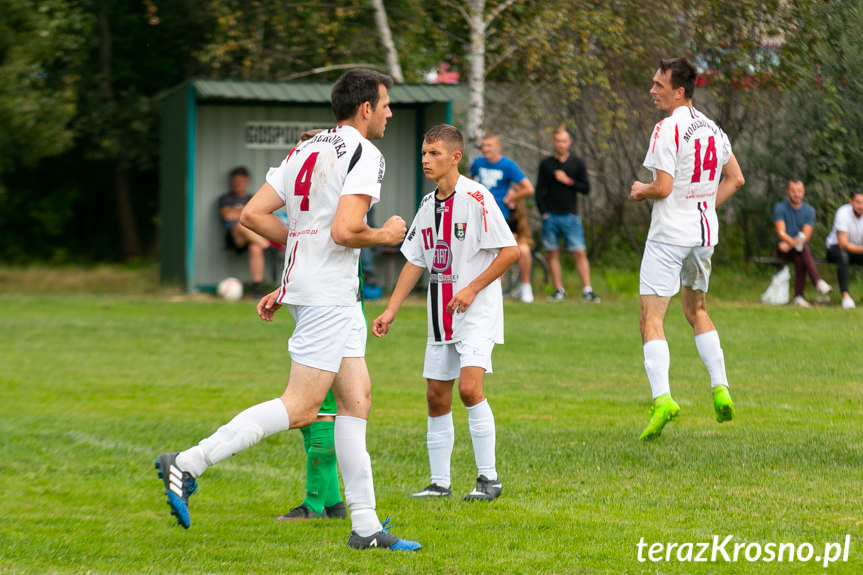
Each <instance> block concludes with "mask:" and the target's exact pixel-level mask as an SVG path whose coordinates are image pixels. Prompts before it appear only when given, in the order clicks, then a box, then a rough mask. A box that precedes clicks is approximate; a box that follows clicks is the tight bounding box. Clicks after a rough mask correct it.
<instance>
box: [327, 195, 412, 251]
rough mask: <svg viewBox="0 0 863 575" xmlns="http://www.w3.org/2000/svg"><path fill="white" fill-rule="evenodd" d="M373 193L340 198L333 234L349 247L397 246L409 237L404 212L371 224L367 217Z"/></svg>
mask: <svg viewBox="0 0 863 575" xmlns="http://www.w3.org/2000/svg"><path fill="white" fill-rule="evenodd" d="M371 201H372V199H371V197H369V196H366V195H359V194H352V195H347V196H342V197H341V198H339V205H338V206H337V207H336V215H335V217H334V218H333V225H332V228H331V229H330V235H332V237H333V241H334V242H336V243H337V244H338V245H340V246H344V247H346V248H371V247H374V246H381V245H385V246H395V245H398V244H399V243H400V242H401V241H402V240H403V239H404V237H405V233H406V232H407V225H406V224H405V221H404V219H403V218H402V217H401V216H391V217H390V218H389V219H388V220H387V221H386V222H384V225H383V226H381V227H380V228H373V227H371V226H369V225H368V224H367V223H366V222H365V220H364V218H365V215H366V213H367V212H368V211H369V207H370V206H371Z"/></svg>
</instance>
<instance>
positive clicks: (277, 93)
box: [191, 79, 468, 105]
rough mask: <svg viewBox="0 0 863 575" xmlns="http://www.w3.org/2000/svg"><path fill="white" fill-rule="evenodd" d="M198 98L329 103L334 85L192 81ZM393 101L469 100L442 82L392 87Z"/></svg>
mask: <svg viewBox="0 0 863 575" xmlns="http://www.w3.org/2000/svg"><path fill="white" fill-rule="evenodd" d="M191 84H192V86H193V87H194V88H195V92H196V93H197V95H198V98H200V99H201V100H204V101H208V100H226V101H227V100H233V101H259V102H302V103H321V104H329V103H330V91H331V90H332V84H312V83H300V82H247V81H235V80H201V79H199V80H191ZM389 95H390V100H391V101H392V103H393V104H396V105H398V104H433V103H436V102H450V101H453V100H467V99H468V94H467V90H465V88H464V87H462V86H453V85H443V84H396V85H395V86H393V87H392V89H390V90H389Z"/></svg>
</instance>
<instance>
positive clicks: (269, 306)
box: [256, 289, 282, 321]
mask: <svg viewBox="0 0 863 575" xmlns="http://www.w3.org/2000/svg"><path fill="white" fill-rule="evenodd" d="M278 296H279V289H275V290H273V291H271V292H270V293H268V294H267V295H265V296H264V297H262V298H261V300H260V301H259V302H258V305H257V308H256V309H257V311H258V317H259V318H261V319H262V320H264V321H273V315H275V313H276V312H277V311H278V310H279V308H280V307H282V304H280V303H279V301H278Z"/></svg>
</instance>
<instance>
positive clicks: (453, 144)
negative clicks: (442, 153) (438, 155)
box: [423, 124, 464, 154]
mask: <svg viewBox="0 0 863 575" xmlns="http://www.w3.org/2000/svg"><path fill="white" fill-rule="evenodd" d="M423 139H424V140H425V141H426V142H428V143H429V144H432V143H434V142H443V144H444V145H445V146H446V147H447V149H448V150H450V151H451V152H455V151H456V150H458V151H459V152H461V153H462V154H463V153H464V136H462V133H461V132H460V131H459V130H458V128H456V127H455V126H450V125H449V124H438V125H437V126H432V128H431V129H430V130H429V131H428V132H426V135H425V136H424V137H423Z"/></svg>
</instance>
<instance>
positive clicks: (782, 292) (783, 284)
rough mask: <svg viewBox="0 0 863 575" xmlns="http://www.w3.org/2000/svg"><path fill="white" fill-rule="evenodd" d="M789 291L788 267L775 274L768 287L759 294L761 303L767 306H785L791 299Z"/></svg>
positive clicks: (789, 275) (789, 277)
mask: <svg viewBox="0 0 863 575" xmlns="http://www.w3.org/2000/svg"><path fill="white" fill-rule="evenodd" d="M790 289H791V272H790V271H789V270H788V266H785V267H783V268H782V269H781V270H779V271H778V272H776V274H775V275H774V276H773V278H772V279H771V280H770V285H769V286H767V289H766V290H765V291H764V293H763V294H761V302H762V303H766V304H769V305H785V304H787V303H788V302H789V300H790V299H791V297H790V296H789V291H790Z"/></svg>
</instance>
